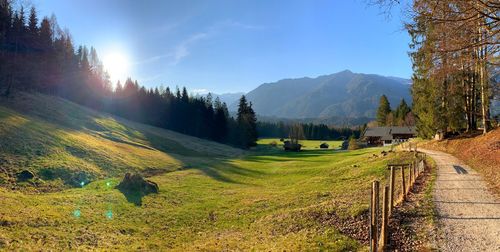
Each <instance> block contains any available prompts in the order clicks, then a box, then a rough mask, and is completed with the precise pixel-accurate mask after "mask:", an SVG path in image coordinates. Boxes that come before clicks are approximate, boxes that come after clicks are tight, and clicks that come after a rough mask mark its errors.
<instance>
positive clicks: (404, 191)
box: [401, 165, 406, 201]
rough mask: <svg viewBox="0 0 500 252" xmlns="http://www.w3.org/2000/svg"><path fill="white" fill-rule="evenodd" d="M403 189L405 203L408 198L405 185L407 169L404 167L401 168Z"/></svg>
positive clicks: (402, 196) (402, 197)
mask: <svg viewBox="0 0 500 252" xmlns="http://www.w3.org/2000/svg"><path fill="white" fill-rule="evenodd" d="M401 189H402V195H401V199H402V201H404V200H405V198H406V183H405V167H404V165H403V166H401Z"/></svg>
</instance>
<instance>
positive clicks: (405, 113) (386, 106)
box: [377, 95, 415, 126]
mask: <svg viewBox="0 0 500 252" xmlns="http://www.w3.org/2000/svg"><path fill="white" fill-rule="evenodd" d="M377 126H415V116H414V115H413V112H412V111H411V108H410V107H409V106H408V104H407V103H406V101H405V99H401V102H400V103H399V105H398V106H397V107H396V109H395V110H392V109H391V104H390V103H389V100H388V99H387V96H385V95H382V96H381V97H380V102H379V107H378V109H377Z"/></svg>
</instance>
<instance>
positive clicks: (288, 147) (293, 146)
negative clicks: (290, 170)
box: [283, 141, 302, 151]
mask: <svg viewBox="0 0 500 252" xmlns="http://www.w3.org/2000/svg"><path fill="white" fill-rule="evenodd" d="M283 148H284V149H285V151H300V149H301V148H302V144H299V143H292V142H291V141H285V142H284V143H283Z"/></svg>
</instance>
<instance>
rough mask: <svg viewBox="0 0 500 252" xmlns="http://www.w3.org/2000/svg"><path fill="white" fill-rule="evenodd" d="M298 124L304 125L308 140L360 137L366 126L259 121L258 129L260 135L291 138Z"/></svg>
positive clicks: (305, 135)
mask: <svg viewBox="0 0 500 252" xmlns="http://www.w3.org/2000/svg"><path fill="white" fill-rule="evenodd" d="M297 125H298V126H299V127H302V131H303V137H304V138H305V139H308V140H338V139H347V138H349V137H351V136H353V135H354V136H355V137H356V138H359V135H360V132H362V131H363V130H364V126H361V127H358V128H356V129H352V128H335V127H329V126H328V125H326V124H312V123H298V124H297V123H284V122H278V123H272V122H258V123H257V131H258V133H259V136H260V137H269V138H289V137H290V133H291V132H292V131H293V129H294V127H297ZM295 131H297V130H295Z"/></svg>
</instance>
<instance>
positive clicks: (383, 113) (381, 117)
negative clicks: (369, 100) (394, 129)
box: [377, 95, 391, 126]
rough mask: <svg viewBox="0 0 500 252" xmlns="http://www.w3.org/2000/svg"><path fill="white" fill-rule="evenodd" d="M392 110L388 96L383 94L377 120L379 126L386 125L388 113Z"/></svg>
mask: <svg viewBox="0 0 500 252" xmlns="http://www.w3.org/2000/svg"><path fill="white" fill-rule="evenodd" d="M390 112H391V105H390V104H389V100H388V99H387V96H385V95H382V96H381V97H380V102H379V107H378V110H377V122H378V125H379V126H384V125H386V121H387V115H388V114H389V113H390Z"/></svg>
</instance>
